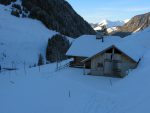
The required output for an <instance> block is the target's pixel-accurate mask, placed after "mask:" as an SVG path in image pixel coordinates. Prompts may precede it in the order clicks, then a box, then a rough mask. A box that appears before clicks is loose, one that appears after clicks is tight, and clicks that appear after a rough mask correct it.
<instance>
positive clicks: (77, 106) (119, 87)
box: [0, 28, 150, 113]
mask: <svg viewBox="0 0 150 113" xmlns="http://www.w3.org/2000/svg"><path fill="white" fill-rule="evenodd" d="M149 35H150V28H148V29H145V30H144V31H141V32H138V33H135V34H134V35H131V36H128V37H126V38H124V39H123V40H124V42H123V43H124V45H126V48H127V49H129V50H130V47H135V48H137V51H141V53H142V54H143V57H142V61H141V62H140V64H139V66H138V67H137V69H135V70H132V71H131V72H130V73H129V75H128V76H127V77H125V78H124V79H117V78H109V77H98V76H97V77H96V76H85V75H83V70H82V69H74V68H69V67H68V68H65V69H62V70H60V71H57V72H56V71H55V68H56V64H55V63H54V64H50V65H45V66H42V67H41V68H40V71H39V68H38V67H37V68H31V69H27V70H26V71H25V70H23V69H22V70H18V71H14V72H5V71H4V72H2V73H0V100H1V101H0V112H1V113H10V112H12V113H20V112H21V113H34V112H35V113H41V112H44V113H50V112H52V113H60V112H61V113H70V112H71V113H101V112H102V113H149V112H150V108H149V104H150V99H149V95H150V91H149V88H150V82H149V80H150V76H149V70H150V65H149V62H150V51H149V48H150V38H149ZM132 52H133V53H134V52H136V51H132ZM65 63H67V62H63V63H61V64H65Z"/></svg>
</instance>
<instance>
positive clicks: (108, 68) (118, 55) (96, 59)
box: [82, 45, 139, 77]
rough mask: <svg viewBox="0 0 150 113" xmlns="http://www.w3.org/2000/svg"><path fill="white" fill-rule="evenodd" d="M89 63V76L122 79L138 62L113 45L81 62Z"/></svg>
mask: <svg viewBox="0 0 150 113" xmlns="http://www.w3.org/2000/svg"><path fill="white" fill-rule="evenodd" d="M88 61H90V62H91V68H90V73H88V74H91V75H98V76H99V75H104V76H115V77H124V76H126V75H127V74H128V71H129V70H130V69H135V68H136V67H137V65H138V62H139V61H136V60H134V59H133V58H132V57H130V56H128V55H127V54H126V53H124V52H123V51H122V50H120V49H119V48H118V47H116V46H115V45H112V46H110V47H108V48H106V49H104V50H101V51H100V52H99V53H97V54H95V55H93V56H91V57H89V58H87V59H85V60H83V61H82V62H83V64H84V65H85V66H86V62H88Z"/></svg>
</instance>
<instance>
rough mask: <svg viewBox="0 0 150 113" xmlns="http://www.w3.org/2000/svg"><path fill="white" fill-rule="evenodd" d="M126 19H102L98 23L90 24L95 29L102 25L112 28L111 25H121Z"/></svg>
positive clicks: (99, 28)
mask: <svg viewBox="0 0 150 113" xmlns="http://www.w3.org/2000/svg"><path fill="white" fill-rule="evenodd" d="M127 21H128V20H125V21H119V20H118V21H110V20H103V21H101V22H100V23H97V24H91V26H92V27H93V29H94V30H95V31H96V30H101V27H102V26H106V27H107V28H112V27H117V26H123V25H124V24H125V23H126V22H127Z"/></svg>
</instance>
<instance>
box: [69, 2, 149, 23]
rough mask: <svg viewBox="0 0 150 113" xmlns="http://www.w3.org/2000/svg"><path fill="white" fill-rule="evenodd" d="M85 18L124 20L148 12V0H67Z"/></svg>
mask: <svg viewBox="0 0 150 113" xmlns="http://www.w3.org/2000/svg"><path fill="white" fill-rule="evenodd" d="M67 1H68V2H69V3H70V4H71V5H72V7H73V8H74V9H75V10H76V11H77V13H78V14H80V15H81V16H82V17H83V18H84V19H85V20H87V21H88V22H92V23H97V22H100V21H101V20H103V19H108V20H113V21H115V20H125V19H130V18H131V17H133V16H134V15H138V14H143V13H146V12H150V0H67Z"/></svg>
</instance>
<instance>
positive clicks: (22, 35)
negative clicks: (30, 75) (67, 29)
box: [0, 5, 71, 68]
mask: <svg viewBox="0 0 150 113" xmlns="http://www.w3.org/2000/svg"><path fill="white" fill-rule="evenodd" d="M9 10H10V8H9V6H8V7H4V6H2V5H0V62H1V63H0V65H2V66H3V67H7V68H12V67H13V68H20V67H23V66H24V63H25V64H26V65H28V66H29V65H32V66H33V65H34V64H35V63H37V62H38V57H39V54H42V55H43V56H44V57H45V51H46V46H47V43H48V39H49V38H51V37H52V36H53V35H54V34H56V32H55V31H51V30H48V29H47V28H46V27H45V26H44V25H43V24H42V23H41V22H40V21H37V20H32V19H27V18H17V17H14V16H11V15H10V11H9ZM69 39H70V40H71V38H69Z"/></svg>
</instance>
